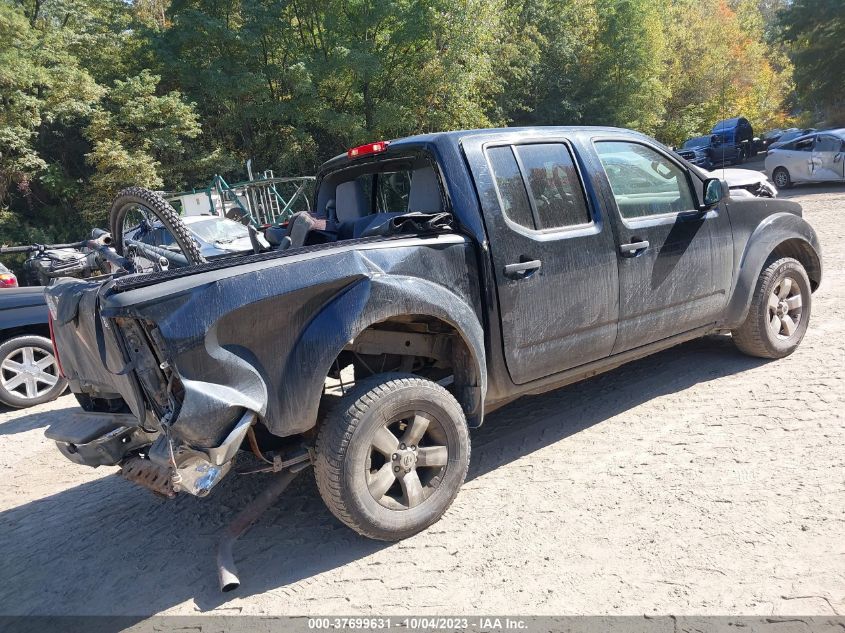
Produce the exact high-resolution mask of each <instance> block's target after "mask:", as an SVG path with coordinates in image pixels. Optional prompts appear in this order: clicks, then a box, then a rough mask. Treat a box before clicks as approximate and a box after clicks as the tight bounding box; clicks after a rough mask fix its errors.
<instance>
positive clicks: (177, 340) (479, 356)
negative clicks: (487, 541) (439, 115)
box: [47, 128, 822, 589]
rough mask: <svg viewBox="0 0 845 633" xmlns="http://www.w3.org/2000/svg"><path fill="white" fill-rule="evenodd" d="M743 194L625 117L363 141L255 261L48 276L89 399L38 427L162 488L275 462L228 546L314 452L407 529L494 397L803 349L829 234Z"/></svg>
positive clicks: (372, 517) (224, 563)
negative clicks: (707, 340)
mask: <svg viewBox="0 0 845 633" xmlns="http://www.w3.org/2000/svg"><path fill="white" fill-rule="evenodd" d="M138 191H142V190H136V192H135V193H134V194H132V195H135V197H136V198H137V203H138V204H139V205H141V206H143V204H145V200H146V204H147V205H148V206H150V207H154V206H155V204H157V203H156V202H155V201H151V200H152V199H151V198H149V197H148V198H145V197H144V195H143V194H141V193H138ZM130 193H131V192H130ZM729 196H730V194H729V191H728V188H727V186H726V185H725V184H723V182H722V181H720V180H719V179H716V178H710V177H708V176H707V174H705V173H704V172H701V171H699V170H698V168H696V167H694V166H692V165H690V164H688V163H686V162H684V161H683V160H682V159H680V158H679V157H678V156H677V155H675V154H673V153H672V152H671V151H669V150H668V149H667V148H665V147H664V146H662V145H660V144H659V143H657V142H655V141H654V140H652V139H650V138H648V137H646V136H643V135H641V134H638V133H635V132H631V131H627V130H621V129H614V128H523V129H501V130H476V131H462V132H449V133H440V134H430V135H423V136H416V137H411V138H406V139H401V140H396V141H390V142H378V143H372V144H369V145H365V146H362V147H358V148H355V149H352V150H350V151H349V152H348V153H347V154H345V155H343V156H339V157H337V158H335V159H333V160H331V161H329V162H328V163H326V164H325V165H323V167H322V168H321V169H320V172H319V174H318V176H317V187H316V192H315V196H314V200H313V202H312V209H313V213H301V214H297V215H296V216H294V217H293V218H292V220H291V221H290V222H289V223H288V225H287V226H285V227H270V228H268V229H267V230H266V231H264V235H263V236H262V235H259V236H258V237H260V238H262V239H254V250H255V252H254V253H253V254H247V255H237V256H232V257H227V258H222V259H215V260H213V261H209V262H205V263H202V262H201V261H200V260H196V258H195V257H194V256H195V255H196V253H194V254H193V255H192V254H191V253H190V252H187V253H185V259H186V260H188V263H189V264H190V265H185V266H181V267H176V266H175V265H174V266H168V265H166V262H162V265H161V266H159V268H157V269H155V270H151V271H149V272H140V273H138V272H135V273H131V274H123V275H120V274H116V275H114V276H113V278H111V279H110V280H108V281H106V282H93V281H85V280H63V281H61V282H59V283H57V284H55V285H54V286H53V287H51V288H50V289H49V290H48V303H49V306H50V310H51V314H52V319H53V322H52V328H53V334H54V342H55V346H56V349H57V352H58V359H59V362H60V363H61V367H62V370H63V373H64V375H65V376H66V377H67V379H68V382H69V384H70V387H71V389H72V390H73V392H74V393H75V394H77V397H78V399H79V400H80V402H81V403H82V404H83V408H84V410H85V412H84V413H80V414H78V415H77V416H76V417H73V418H69V419H68V420H67V421H65V422H63V423H59V424H56V425H54V426H53V427H51V428H50V429H49V430H48V432H47V435H48V437H50V438H52V439H53V440H55V441H56V443H57V444H58V447H59V449H60V450H61V451H62V453H63V454H65V455H66V456H67V457H68V458H69V459H70V460H72V461H74V462H77V463H80V464H86V465H89V466H98V465H120V467H121V469H122V472H123V474H124V475H125V476H126V477H127V478H129V479H131V480H133V481H135V482H138V483H141V484H143V485H146V486H147V487H149V488H152V489H153V490H155V491H156V492H158V493H160V494H163V495H166V496H173V495H174V494H176V493H178V492H186V493H189V494H192V495H197V496H204V495H206V494H208V493H209V492H210V491H211V490H212V489H213V487H214V486H215V485H216V484H217V483H218V482H219V481H220V480H221V479H222V478H223V477H224V476H226V475H227V473H229V472H232V471H239V466H240V465H242V464H243V462H244V459H247V461H250V460H251V462H252V463H255V462H257V463H259V464H260V465H261V466H260V467H258V468H253V469H251V470H250V471H248V472H257V471H263V472H276V473H277V475H275V477H276V479H273V480H271V483H270V484H269V486H268V488H267V490H266V491H265V493H262V495H260V499H258V500H256V502H254V504H253V506H251V507H250V508H248V509H247V510H245V511H244V514H242V515H241V517H240V518H239V519H238V520H237V521H236V524H233V527H232V528H230V531H231V535H230V536H233V537H236V536H237V534H239V533H240V532H241V531H243V530H244V529H246V527H248V525H249V524H250V522H251V521H253V520H254V519H255V518H256V517H257V515H258V513H259V512H260V511H261V510H263V509H264V508H266V507H267V506H269V505H270V504H271V503H272V502H273V501H274V499H275V498H276V497H277V495H278V494H279V493H280V492H281V490H282V489H283V488H284V486H285V485H286V484H287V482H288V481H290V479H291V478H292V476H293V473H295V472H297V471H299V470H302V469H303V468H305V467H306V466H308V465H313V467H314V470H315V475H316V480H317V484H318V488H319V491H320V494H321V495H322V497H323V499H324V500H325V502H326V504H327V505H328V507H329V509H330V510H331V511H332V513H333V514H334V515H335V516H336V517H337V518H338V519H339V520H340V521H342V522H343V523H345V524H346V525H348V526H349V527H351V528H352V529H354V530H356V531H357V532H359V533H361V534H363V535H365V536H368V537H371V538H375V539H384V540H397V539H402V538H405V537H408V536H411V535H412V534H415V533H417V532H419V531H421V530H423V529H425V528H426V527H428V526H430V525H431V524H432V523H434V522H435V521H437V520H438V519H439V518H440V517H441V515H443V513H444V512H445V511H446V509H447V508H448V507H449V505H450V504H451V502H452V500H453V499H454V498H455V496H456V494H457V493H458V489H459V488H460V486H461V484H462V483H463V481H464V478H465V476H466V474H467V468H468V465H469V460H470V437H469V432H468V429H470V428H474V427H478V426H480V425H481V423H482V421H483V420H484V415H485V413H486V412H489V411H491V410H493V409H495V408H496V407H499V406H501V405H503V404H505V403H507V402H510V401H512V400H514V399H515V398H517V397H519V396H522V395H525V394H538V393H541V392H545V391H548V390H551V389H555V388H558V387H560V386H563V385H567V384H570V383H573V382H575V381H578V380H581V379H584V378H588V377H590V376H593V375H595V374H597V373H599V372H603V371H606V370H609V369H612V368H614V367H617V366H619V365H620V364H622V363H625V362H628V361H631V360H633V359H637V358H641V357H643V356H645V355H647V354H651V353H653V352H656V351H658V350H661V349H665V348H667V347H670V346H673V345H676V344H678V343H680V342H683V341H686V340H690V339H693V338H696V337H701V336H704V335H706V334H710V333H715V332H732V334H733V338H734V340H735V342H736V345H737V347H738V348H739V349H740V350H741V351H743V352H745V353H748V354H751V355H754V356H759V357H763V358H780V357H783V356H786V355H788V354H790V353H791V352H792V351H793V350H795V349H796V347H797V346H798V345H799V343H800V342H801V340H802V338H803V336H804V333H805V332H806V330H807V326H808V323H809V320H810V308H811V300H812V293H813V292H814V291H815V290H816V288H817V287H818V286H819V283H820V282H821V275H822V264H821V257H820V251H819V242H818V239H817V237H816V234H815V232H814V230H813V229H812V227H811V226H810V225H809V224H808V223H807V222H806V221H805V220H804V219H803V218H802V214H801V207H800V206H799V205H798V204H796V203H794V202H790V201H785V200H777V199H768V198H750V197H743V198H741V199H732V198H730V197H729ZM118 215H120V213H118ZM172 228H173V230H174V231H177V230H178V227H172ZM112 233H113V234H115V233H118V234H124V233H123V232H122V229H121V228H119V229H118V230H117V231H115V229H114V227H112ZM115 237H117V236H116V235H115ZM264 238H266V241H265V239H264ZM117 241H120V240H117ZM268 244H269V246H268ZM123 248H124V249H126V248H127V246H126V245H125V244H124V245H123ZM186 250H187V251H191V250H192V249H191V248H190V245H188V246H186ZM121 254H125V252H122V253H121ZM192 258H193V259H192ZM153 259H155V258H153ZM192 261H200V263H193V264H191V262H192ZM244 453H249V454H251V455H252V457H249V455H244ZM239 455H241V456H243V457H241V456H239ZM236 462H240V463H239V464H238V466H237V467H236V466H235V463H236ZM224 549H225V548H224ZM230 558H231V556H230V552H229V553H227V552H223V553H222V554H221V555H220V560H221V583H222V586H223V588H224V589H231V588H233V587H234V586H237V579H236V577H235V576H234V575H233V569H232V566H231V561H230Z"/></svg>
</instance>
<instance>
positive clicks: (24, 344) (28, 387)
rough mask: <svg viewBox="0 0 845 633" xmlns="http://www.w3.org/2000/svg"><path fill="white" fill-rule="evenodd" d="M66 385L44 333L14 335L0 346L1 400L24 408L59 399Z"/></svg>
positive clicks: (11, 405)
mask: <svg viewBox="0 0 845 633" xmlns="http://www.w3.org/2000/svg"><path fill="white" fill-rule="evenodd" d="M66 388H67V381H66V380H65V379H64V378H62V377H61V375H60V373H59V365H58V363H57V362H56V357H55V356H54V355H53V344H52V343H51V342H50V339H48V338H44V337H43V336H16V337H14V338H11V339H9V340H8V341H6V342H5V343H3V344H2V345H0V402H3V403H5V404H7V405H9V406H10V407H16V408H19V409H20V408H24V407H31V406H33V405H36V404H43V403H45V402H49V401H50V400H55V399H56V398H58V397H59V396H60V395H61V394H62V392H63V391H64V390H65V389H66Z"/></svg>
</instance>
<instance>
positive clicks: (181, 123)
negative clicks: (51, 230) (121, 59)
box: [85, 70, 200, 218]
mask: <svg viewBox="0 0 845 633" xmlns="http://www.w3.org/2000/svg"><path fill="white" fill-rule="evenodd" d="M159 81H160V78H159V77H157V76H155V75H152V74H151V73H150V72H149V71H146V70H145V71H142V72H141V73H140V74H139V75H137V76H135V77H130V78H129V79H127V80H126V81H120V80H118V81H115V82H114V86H113V87H112V88H111V89H110V90H109V91H108V93H107V94H106V96H105V98H104V99H103V100H102V101H101V103H100V104H99V105H98V106H97V107H96V108H95V109H94V111H93V112H92V114H91V119H90V123H89V125H88V127H87V128H86V129H85V135H86V137H87V138H88V139H89V140H90V141H91V143H92V146H93V148H92V150H91V152H90V153H89V154H88V155H87V159H88V161H89V163H90V164H91V165H92V166H93V167H94V173H93V174H92V175H91V177H90V180H89V183H88V184H89V190H88V192H87V194H86V199H85V202H86V204H85V207H86V208H85V210H86V211H87V212H88V214H89V215H91V216H92V217H95V218H98V217H103V216H104V214H105V213H106V212H107V211H108V206H109V201H110V200H111V199H112V198H113V197H114V194H115V192H117V191H119V190H121V189H123V188H124V187H128V186H130V185H140V186H142V187H147V188H150V189H160V188H162V187H164V184H165V182H167V183H169V184H170V185H171V186H173V185H174V184H184V182H183V180H184V179H183V178H181V176H182V174H183V171H182V163H181V161H182V160H184V158H185V153H186V144H185V143H186V141H188V140H189V139H194V138H196V137H197V136H199V134H200V125H199V120H198V117H197V114H196V112H194V109H193V104H188V103H185V102H184V100H183V99H182V95H181V94H179V93H178V92H169V93H167V94H165V95H162V96H157V95H156V94H155V93H156V88H157V86H158V82H159Z"/></svg>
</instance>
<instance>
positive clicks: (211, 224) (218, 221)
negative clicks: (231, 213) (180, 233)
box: [188, 218, 249, 244]
mask: <svg viewBox="0 0 845 633" xmlns="http://www.w3.org/2000/svg"><path fill="white" fill-rule="evenodd" d="M188 229H189V230H190V231H191V233H193V234H194V235H196V236H197V237H199V238H200V239H201V240H204V241H206V242H210V243H213V242H218V243H219V242H222V243H224V244H225V243H228V242H234V241H235V240H239V239H242V238H245V237H246V238H248V237H249V231H248V230H247V228H246V227H245V226H244V225H243V224H240V223H239V222H235V221H234V220H229V219H228V218H209V219H208V220H200V221H199V222H191V223H190V224H189V225H188Z"/></svg>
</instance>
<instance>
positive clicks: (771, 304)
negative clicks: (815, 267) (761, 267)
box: [768, 277, 802, 339]
mask: <svg viewBox="0 0 845 633" xmlns="http://www.w3.org/2000/svg"><path fill="white" fill-rule="evenodd" d="M801 309H802V299H801V287H800V286H799V285H798V282H797V281H795V280H794V279H793V278H792V277H784V278H783V279H781V280H780V282H779V283H778V285H777V286H775V287H774V289H773V290H772V292H771V293H769V301H768V317H769V328H770V329H771V330H772V332H773V333H774V334H775V335H776V336H777V337H778V338H780V339H788V338H789V337H790V336H792V335H793V334H794V333H795V331H796V330H797V329H798V325H799V324H800V323H801Z"/></svg>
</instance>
